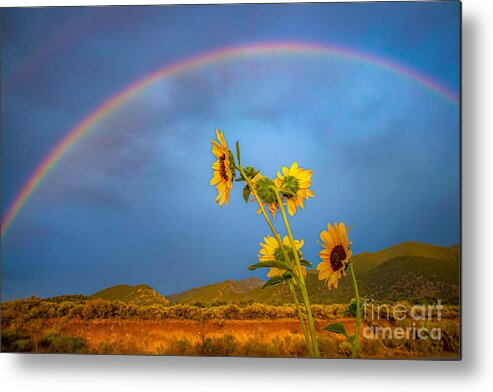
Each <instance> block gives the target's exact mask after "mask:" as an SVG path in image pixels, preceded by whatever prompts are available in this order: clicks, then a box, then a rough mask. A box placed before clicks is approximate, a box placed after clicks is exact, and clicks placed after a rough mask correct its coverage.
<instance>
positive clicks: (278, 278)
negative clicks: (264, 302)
mask: <svg viewBox="0 0 493 392" xmlns="http://www.w3.org/2000/svg"><path fill="white" fill-rule="evenodd" d="M282 282H284V279H283V278H282V276H279V275H278V276H273V277H272V278H270V279H269V280H268V281H267V282H265V283H264V285H263V286H262V288H263V289H265V288H266V287H269V286H274V285H276V284H279V283H282Z"/></svg>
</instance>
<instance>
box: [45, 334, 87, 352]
mask: <svg viewBox="0 0 493 392" xmlns="http://www.w3.org/2000/svg"><path fill="white" fill-rule="evenodd" d="M39 348H40V349H41V350H42V351H44V352H48V353H82V352H85V350H86V348H87V344H86V342H85V340H84V339H81V338H79V337H77V336H61V335H59V334H58V333H49V334H48V335H46V336H44V337H43V338H42V339H41V340H40V341H39Z"/></svg>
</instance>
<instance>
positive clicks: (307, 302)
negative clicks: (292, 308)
mask: <svg viewBox="0 0 493 392" xmlns="http://www.w3.org/2000/svg"><path fill="white" fill-rule="evenodd" d="M273 190H274V193H275V194H276V198H277V202H278V203H279V206H280V208H281V214H282V218H283V220H284V225H285V226H286V231H287V232H288V236H289V239H290V241H291V247H292V249H293V254H294V259H295V261H296V267H297V268H298V274H299V285H300V291H301V296H302V297H303V302H304V304H305V309H306V316H307V319H308V326H309V328H310V334H311V337H312V345H313V352H314V357H315V358H320V353H319V352H318V342H317V334H316V332H315V325H314V323H313V316H312V309H311V306H310V299H309V298H308V292H307V290H306V284H305V279H304V277H303V268H302V267H301V262H300V257H299V255H298V252H297V251H296V245H295V243H294V238H293V233H292V232H291V227H290V226H289V221H288V216H287V215H286V210H285V209H284V205H283V204H282V200H281V195H280V194H279V190H278V189H277V188H275V187H273Z"/></svg>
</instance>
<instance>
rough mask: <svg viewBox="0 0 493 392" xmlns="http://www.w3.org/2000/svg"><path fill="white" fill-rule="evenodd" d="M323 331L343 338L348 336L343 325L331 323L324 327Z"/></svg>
mask: <svg viewBox="0 0 493 392" xmlns="http://www.w3.org/2000/svg"><path fill="white" fill-rule="evenodd" d="M323 329H324V330H325V331H329V332H333V333H337V334H339V335H344V336H345V337H347V338H349V335H348V334H347V332H346V328H344V325H342V323H333V324H329V325H327V326H325V327H324V328H323Z"/></svg>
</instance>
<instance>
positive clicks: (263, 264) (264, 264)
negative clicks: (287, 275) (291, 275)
mask: <svg viewBox="0 0 493 392" xmlns="http://www.w3.org/2000/svg"><path fill="white" fill-rule="evenodd" d="M257 268H279V269H282V270H289V266H288V265H287V264H286V263H283V262H282V261H277V260H273V261H262V262H260V263H256V264H252V265H251V266H249V267H248V269H249V270H250V271H254V270H256V269H257Z"/></svg>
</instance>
